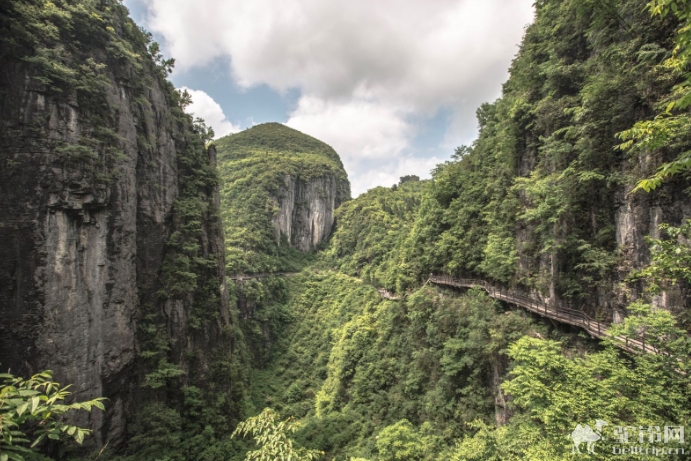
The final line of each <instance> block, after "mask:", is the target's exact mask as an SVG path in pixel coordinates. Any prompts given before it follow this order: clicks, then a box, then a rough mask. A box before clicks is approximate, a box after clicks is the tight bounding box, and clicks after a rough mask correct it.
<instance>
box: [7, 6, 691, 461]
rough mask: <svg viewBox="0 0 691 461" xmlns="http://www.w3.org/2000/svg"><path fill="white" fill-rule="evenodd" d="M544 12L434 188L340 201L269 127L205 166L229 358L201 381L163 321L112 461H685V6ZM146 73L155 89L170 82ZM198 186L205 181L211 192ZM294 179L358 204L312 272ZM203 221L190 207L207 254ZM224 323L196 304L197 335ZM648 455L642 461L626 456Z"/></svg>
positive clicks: (321, 154)
mask: <svg viewBox="0 0 691 461" xmlns="http://www.w3.org/2000/svg"><path fill="white" fill-rule="evenodd" d="M14 5H15V6H16V8H17V11H25V10H23V9H21V8H19V6H17V5H18V3H14ZM46 5H47V3H46V4H44V6H46ZM85 5H89V8H91V9H92V10H90V11H92V12H96V11H101V9H102V5H101V4H100V3H98V2H93V3H85ZM46 8H47V6H46ZM84 8H86V6H85V7H84ZM1 11H2V10H0V12H1ZM26 11H29V10H26ZM535 11H536V16H535V21H534V23H533V24H531V25H530V26H529V27H528V28H527V29H526V33H525V36H524V39H523V42H522V44H521V47H520V49H519V51H518V54H517V55H516V57H515V59H514V61H513V63H512V65H511V68H510V77H509V79H508V81H507V82H506V83H505V84H504V86H503V91H502V96H501V97H500V98H499V99H498V100H496V101H494V102H489V103H486V104H483V105H482V106H481V107H480V108H479V109H478V111H477V118H478V125H479V136H478V138H477V140H476V141H475V142H474V143H473V144H472V145H471V146H461V147H459V148H458V149H457V150H456V151H455V153H454V154H453V155H452V157H451V159H450V160H449V161H447V162H445V163H443V164H440V165H438V166H437V167H436V168H435V169H434V171H433V173H432V178H431V179H429V180H423V181H421V180H420V179H419V178H418V177H417V176H405V177H403V178H401V180H400V182H399V183H398V184H396V185H394V186H393V187H390V188H386V187H377V188H373V189H371V190H369V191H367V192H366V193H364V194H362V195H361V196H359V197H357V198H355V199H352V200H346V199H347V198H349V189H348V186H347V175H346V173H345V171H344V169H343V164H342V162H341V160H340V158H339V156H338V154H337V153H336V152H335V151H334V150H333V149H332V148H331V147H329V146H328V145H326V144H324V143H322V142H321V141H318V140H316V139H314V138H311V137H309V136H306V135H304V134H302V133H299V132H297V131H295V130H292V129H290V128H287V127H284V126H282V125H280V124H265V125H259V126H258V127H255V128H252V129H250V130H246V131H244V132H241V133H239V134H235V135H232V136H229V137H226V138H222V139H220V140H217V141H215V142H214V143H213V144H214V145H215V151H217V152H218V171H219V176H220V177H219V178H218V179H219V183H220V197H219V201H220V205H221V211H220V213H221V215H222V218H223V225H224V229H225V239H226V240H225V252H226V253H225V255H226V276H227V280H228V283H229V288H228V292H229V295H230V302H231V306H232V312H231V317H232V318H231V320H230V322H229V324H228V325H226V326H225V327H224V329H223V338H224V339H226V340H227V341H228V342H229V343H230V344H231V354H230V356H228V355H224V354H223V353H221V352H218V354H217V355H214V356H213V361H212V362H211V364H210V366H209V370H208V373H207V374H205V375H204V376H203V379H202V380H199V382H197V381H190V380H189V376H188V375H186V374H185V372H184V370H181V369H179V368H178V367H177V366H176V365H173V363H171V362H170V361H169V360H168V359H169V350H171V349H172V348H173V347H174V346H175V342H174V341H173V340H172V339H171V338H170V337H169V336H167V335H166V334H163V333H161V331H162V330H163V327H162V325H163V323H162V321H161V320H160V313H158V314H157V313H154V312H146V313H145V315H144V317H143V321H142V323H141V325H142V326H143V329H144V331H143V332H142V344H143V345H144V346H146V347H143V349H142V350H141V351H140V352H139V353H140V354H141V356H142V364H150V363H153V362H155V363H157V364H158V366H157V368H155V370H153V371H149V372H148V373H146V374H145V375H144V376H145V380H144V381H143V382H142V383H141V385H142V386H144V387H146V388H148V389H151V392H150V393H149V394H147V395H148V396H149V397H150V399H149V400H148V401H147V402H146V405H144V406H143V408H144V409H145V411H142V412H139V413H138V414H137V415H136V417H135V418H134V419H133V422H132V423H131V424H130V425H129V426H128V431H129V433H128V440H127V442H126V443H125V444H123V445H122V446H119V447H111V448H107V449H104V451H103V452H102V453H99V454H98V455H97V456H96V455H94V456H96V457H100V459H111V460H114V461H116V460H120V461H154V460H157V461H158V460H160V461H178V460H179V461H182V460H187V459H200V460H205V461H221V460H238V461H240V460H243V459H248V460H249V459H262V460H264V459H266V460H268V459H297V460H303V459H304V460H306V459H310V460H311V459H320V458H323V459H328V460H339V461H340V460H343V461H346V460H347V461H402V460H406V461H408V460H412V461H423V460H424V461H427V460H452V461H456V460H458V461H461V460H483V461H488V460H507V461H508V460H531V461H533V460H534V461H543V460H544V461H554V460H576V459H580V457H581V456H589V457H590V458H591V459H598V460H617V459H634V458H635V459H648V460H653V459H658V458H659V456H658V455H659V453H658V451H659V450H660V449H662V448H664V449H665V450H668V452H664V455H665V457H666V458H667V459H678V460H681V459H687V457H688V451H689V449H688V444H687V443H686V442H685V441H684V440H682V437H680V432H679V427H682V426H684V427H688V426H689V424H691V341H690V340H689V333H691V323H690V321H691V314H690V311H689V303H688V293H689V291H688V290H689V287H690V286H691V285H690V284H691V250H689V241H690V239H691V221H689V219H690V218H691V205H690V204H691V201H690V200H689V190H691V189H690V188H689V177H688V175H689V164H691V162H689V154H688V152H689V151H690V149H689V148H690V146H691V138H689V133H690V132H691V131H689V130H688V128H689V120H691V119H689V113H688V107H689V104H690V103H691V97H689V94H691V93H690V90H689V82H690V81H691V80H689V75H690V74H689V68H688V67H689V63H688V60H689V56H691V51H690V50H691V46H690V43H691V29H690V28H689V20H690V17H689V12H690V11H691V3H688V2H686V1H680V0H653V1H652V2H649V1H647V0H609V1H602V0H540V1H537V2H536V3H535ZM3 14H5V15H6V14H7V12H4V13H3ZM75 14H76V13H75ZM94 14H95V13H94ZM15 20H16V18H15ZM22 21H25V22H30V21H31V18H30V17H29V16H26V17H25V18H24V19H22ZM127 24H131V23H130V22H127ZM51 30H52V29H51ZM46 33H47V32H46ZM132 33H136V31H132ZM136 37H138V40H143V41H144V42H146V43H148V42H147V40H148V38H146V36H145V35H136ZM144 42H142V43H144ZM150 52H151V53H153V54H154V55H156V56H154V57H152V58H151V59H154V60H155V62H157V63H158V64H157V67H155V68H156V69H159V72H164V71H165V69H166V68H167V66H170V65H171V64H172V63H171V62H168V61H161V59H162V58H160V56H158V54H157V49H156V47H154V48H150ZM156 60H158V61H156ZM159 61H160V62H159ZM421 91H424V89H421ZM176 94H177V93H176ZM171 97H176V98H180V99H179V100H176V101H177V102H176V104H177V105H176V107H180V106H181V105H184V102H185V95H184V94H177V96H171ZM181 123H182V122H181ZM187 123H190V121H189V120H187ZM195 130H196V131H197V133H196V135H197V136H198V138H197V141H199V142H201V140H204V141H208V137H209V134H208V132H207V131H206V128H205V127H204V126H203V125H201V124H199V123H198V124H197V125H196V128H195ZM202 173H204V174H203V175H200V176H199V178H197V176H195V175H191V176H192V178H191V179H189V181H193V180H194V178H196V179H197V180H200V181H202V182H204V181H212V178H208V177H207V176H208V175H209V174H210V173H209V171H208V170H207V169H205V170H203V171H202ZM287 177H289V178H291V181H292V180H293V179H295V180H299V181H303V182H304V183H305V184H309V183H310V182H311V181H313V180H315V179H316V180H319V181H321V180H322V179H323V178H327V177H328V178H334V180H333V182H330V183H329V184H332V185H333V188H334V190H332V191H331V192H333V193H335V194H337V196H338V197H343V199H344V202H343V203H342V204H341V205H340V207H338V209H337V210H336V211H335V214H334V228H333V232H332V235H331V237H330V239H329V240H328V242H321V243H320V244H319V245H317V246H316V247H314V248H311V249H310V250H309V251H300V250H298V249H297V248H295V247H294V246H291V243H292V242H291V241H290V240H289V239H287V238H286V237H285V235H283V234H281V232H280V229H279V231H277V229H278V227H277V226H278V224H277V216H279V215H280V213H281V210H282V209H283V208H282V206H283V205H281V203H282V202H281V198H282V197H283V195H284V193H285V190H286V188H287V187H288V186H287V184H293V183H291V182H290V181H288V180H287V179H286V178H287ZM204 184H206V183H204ZM319 184H322V183H321V182H320V183H319ZM325 184H326V183H325ZM320 187H321V186H320ZM326 189H328V188H326ZM326 189H319V193H317V194H316V195H318V196H319V197H316V198H317V199H320V200H321V199H323V197H322V196H321V195H322V194H323V195H324V196H326V195H328V194H329V193H331V192H329V191H328V190H326ZM189 190H190V191H191V190H193V189H192V188H191V187H190V188H189ZM305 190H307V189H305ZM315 190H316V189H315ZM334 191H335V192H334ZM282 194H283V195H282ZM295 197H299V198H302V199H304V200H303V201H304V202H307V201H308V198H307V197H304V196H301V195H299V194H298V195H295ZM313 198H314V197H313ZM193 199H194V196H193V194H191V192H190V194H188V195H183V197H182V199H181V201H180V202H179V203H178V213H181V216H183V217H185V219H186V220H187V221H186V222H187V224H188V226H185V227H183V229H187V230H188V231H189V233H190V234H194V232H195V229H196V228H195V225H194V222H195V220H194V218H195V216H197V214H198V207H197V204H198V203H197V202H194V200H193ZM298 201H299V200H298ZM291 203H292V202H291ZM334 203H336V202H334ZM205 206H206V205H205ZM291 206H292V205H291ZM291 210H292V208H291ZM315 210H316V209H315ZM313 212H314V210H313V209H310V213H313ZM195 213H197V214H195ZM315 213H316V212H315ZM316 214H318V213H316ZM308 227H309V226H308ZM183 234H184V233H183ZM183 234H180V233H178V234H177V236H178V237H179V238H180V240H179V241H178V240H177V238H178V237H176V238H173V236H171V243H170V245H171V248H172V249H173V250H175V251H171V253H170V254H171V255H172V256H171V257H170V258H169V259H168V260H167V262H168V264H167V265H166V274H167V275H169V278H168V279H166V280H169V281H170V283H169V284H167V285H166V288H167V289H168V290H169V291H172V292H173V293H172V294H170V296H184V294H185V293H188V292H191V291H194V290H200V289H201V290H202V291H204V292H207V291H208V292H210V291H209V290H206V287H207V281H205V280H201V279H199V278H197V277H187V278H185V274H190V273H191V274H193V275H194V270H193V269H195V268H196V267H205V266H208V265H211V264H212V263H213V261H209V260H205V259H204V258H200V257H199V256H198V255H197V253H196V251H197V247H196V246H195V245H191V244H189V242H190V240H191V238H189V239H188V238H183V237H185V235H183ZM173 235H176V234H173ZM194 235H196V234H194ZM277 237H278V238H277ZM190 267H191V268H192V269H189V268H190ZM430 273H440V274H447V275H452V276H459V277H460V276H463V277H473V278H477V279H481V280H483V281H484V282H486V283H487V284H489V285H491V286H496V287H503V288H511V289H513V290H516V292H521V293H525V294H526V296H531V297H533V298H534V299H536V300H540V301H544V302H546V303H549V304H550V305H561V306H567V307H570V308H572V309H575V310H577V311H580V312H581V313H583V315H588V316H589V317H591V318H593V319H597V320H598V321H600V322H602V323H603V324H607V325H610V332H611V333H612V334H613V335H615V336H619V337H621V338H629V339H636V340H640V341H646V343H647V344H649V345H651V346H652V347H653V348H654V351H655V352H656V353H632V352H631V351H622V350H621V349H620V348H618V347H617V344H616V342H615V341H608V340H603V341H599V340H596V339H594V338H591V337H590V336H589V335H587V334H586V333H585V332H584V331H582V330H580V329H579V328H576V327H571V326H569V325H567V324H564V323H560V322H552V321H549V320H548V319H546V318H544V317H541V316H539V315H534V314H531V313H530V312H527V311H524V310H521V309H520V308H517V307H516V306H512V305H510V304H508V303H504V302H501V301H499V300H497V299H493V298H492V297H491V296H489V295H488V294H487V293H486V292H485V291H483V290H482V289H479V288H471V289H467V290H466V289H463V290H458V289H450V288H448V289H447V288H442V287H439V286H436V285H433V284H431V283H428V276H429V274H430ZM240 275H241V276H247V278H243V277H240ZM253 275H254V276H256V275H260V276H261V277H255V278H252V277H251V276H253ZM209 283H210V282H209ZM175 290H178V291H179V292H178V291H175ZM213 301H214V300H213V299H212V298H204V297H202V298H201V301H200V303H198V304H197V307H198V308H197V309H196V310H195V311H194V314H195V316H194V317H193V320H194V321H195V322H197V324H201V322H202V321H203V320H205V319H207V317H213V315H215V314H214V313H213V310H212V309H211V308H210V306H211V305H212V304H213ZM190 355H192V352H190ZM7 379H10V378H7ZM0 402H1V400H0ZM21 405H23V403H21ZM21 405H19V406H21ZM106 405H107V403H106ZM0 409H2V405H0ZM15 413H18V411H15ZM15 413H12V414H15ZM0 415H1V413H0ZM20 416H21V415H20ZM242 420H245V421H244V422H242V423H241V422H240V421H242ZM585 426H587V427H588V429H589V430H590V432H589V433H587V434H586V436H584V437H585V438H583V440H584V441H586V442H587V441H590V442H593V441H596V442H597V443H596V445H595V446H596V449H595V451H594V453H589V454H588V455H586V454H585V451H586V450H587V449H588V448H587V446H586V444H585V443H583V444H580V442H579V441H580V440H581V436H582V435H583V434H584V432H582V431H585V429H584V427H585ZM579 427H580V428H581V429H580V430H579V429H578V428H579ZM0 430H3V429H2V427H1V426H0ZM75 430H76V429H75ZM231 433H232V434H233V437H232V438H231V437H230V435H231ZM658 435H659V437H658ZM588 437H590V439H588ZM595 437H596V438H595ZM629 437H630V440H629ZM250 439H253V440H250ZM0 440H2V439H0ZM255 442H256V443H255ZM0 443H6V442H0ZM632 446H636V447H640V449H641V450H643V451H645V450H648V451H647V452H641V453H639V454H636V455H635V456H634V455H633V454H631V453H630V452H629V453H628V454H627V453H626V452H623V451H622V450H623V449H627V448H631V447H632ZM2 449H3V448H2V445H0V456H2V453H3V452H2ZM579 449H580V450H581V451H584V453H583V454H581V453H579V452H578V450H579ZM617 450H619V451H617ZM655 450H658V451H655ZM683 450H686V452H684V451H683ZM81 455H82V454H81V453H77V454H75V455H74V457H73V458H74V459H77V458H79V456H81ZM37 456H39V455H37ZM1 461H4V460H1Z"/></svg>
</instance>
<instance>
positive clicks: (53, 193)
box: [0, 6, 229, 446]
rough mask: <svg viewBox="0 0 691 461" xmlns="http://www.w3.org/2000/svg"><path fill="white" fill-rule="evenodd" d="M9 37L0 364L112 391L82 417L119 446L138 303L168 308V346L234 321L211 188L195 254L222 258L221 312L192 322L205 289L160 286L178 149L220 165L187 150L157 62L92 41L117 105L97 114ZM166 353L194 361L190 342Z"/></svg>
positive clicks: (2, 52) (164, 313)
mask: <svg viewBox="0 0 691 461" xmlns="http://www.w3.org/2000/svg"><path fill="white" fill-rule="evenodd" d="M117 7H118V6H115V8H117ZM127 21H129V20H127ZM125 25H128V24H125ZM4 43H5V42H4V41H3V46H2V47H0V68H2V69H3V72H2V73H0V123H2V125H1V128H2V129H0V159H1V163H0V261H1V262H2V263H1V264H0V318H2V320H1V321H0V363H1V367H2V369H3V370H7V369H11V370H12V372H13V373H15V374H18V375H28V374H31V373H35V372H38V371H41V370H44V369H52V370H53V371H54V373H55V378H56V380H58V381H59V382H61V383H64V384H72V392H73V393H74V394H76V398H77V399H90V398H94V397H98V396H105V397H107V398H108V399H109V402H108V404H107V411H106V412H105V413H101V412H93V413H92V414H91V415H90V416H89V417H88V418H89V420H88V421H84V420H82V421H80V422H81V423H84V424H88V425H89V426H90V427H91V428H93V429H94V430H95V440H96V442H97V444H104V443H106V442H109V443H110V444H111V446H113V445H115V444H117V443H118V442H119V441H121V440H122V438H123V436H124V433H125V425H126V422H127V420H128V418H129V416H131V414H132V413H133V406H134V405H133V403H134V401H135V400H136V397H135V396H136V395H137V394H138V392H139V390H138V389H139V386H138V385H137V381H138V380H140V379H141V377H138V375H137V372H136V371H135V367H134V364H135V362H136V358H137V356H138V352H139V351H140V342H139V339H138V338H139V336H138V330H137V327H138V323H139V322H140V319H141V315H142V306H143V305H148V306H150V309H151V310H152V311H154V312H159V313H160V316H161V317H162V318H163V317H165V318H167V321H166V323H167V328H168V330H169V333H170V341H171V344H176V343H179V344H183V345H185V347H189V346H190V345H196V346H199V347H201V346H204V345H208V344H209V343H215V342H218V341H219V337H220V333H221V329H222V328H223V324H224V323H228V321H229V320H228V317H229V316H228V306H227V299H226V298H227V296H226V295H225V286H224V282H223V277H222V268H223V254H222V248H223V244H222V232H221V228H220V225H219V224H218V218H217V213H216V211H215V208H214V207H215V206H217V204H218V197H217V196H215V195H217V194H216V191H215V190H214V188H206V189H205V190H199V191H197V192H198V193H199V194H200V196H202V197H204V200H205V201H207V202H208V203H209V209H208V211H206V212H205V213H204V216H203V224H202V225H201V228H200V229H199V238H198V242H199V254H200V256H207V257H210V258H214V259H215V260H216V261H217V262H218V264H217V267H216V268H215V269H213V270H210V271H207V273H205V274H199V275H200V276H204V277H207V278H210V279H215V287H216V291H217V303H216V310H217V311H218V312H219V315H218V320H214V321H212V322H209V324H207V325H204V326H203V328H202V329H201V331H199V329H197V331H198V332H197V333H194V334H192V333H191V332H190V330H189V328H188V326H187V325H186V322H187V320H186V319H187V318H188V317H189V315H190V314H189V312H190V310H191V306H192V304H193V303H194V299H195V296H197V294H196V293H195V292H194V291H191V292H190V293H188V294H187V295H186V296H178V297H175V296H164V295H160V294H159V295H157V293H158V292H160V291H161V290H162V289H163V288H165V287H164V283H163V282H162V280H161V276H162V273H163V272H165V271H164V268H163V264H164V260H165V259H166V257H167V256H168V255H170V254H171V253H172V252H173V251H174V250H173V249H172V248H171V247H170V246H169V245H168V244H167V242H168V240H169V238H170V236H171V234H172V233H173V232H175V231H176V230H177V229H178V228H179V227H180V226H181V223H182V221H183V218H181V217H180V216H179V213H177V212H176V209H175V207H176V203H177V202H176V201H177V200H179V199H180V197H181V183H182V182H183V181H184V175H185V174H186V173H185V171H183V170H184V168H187V167H188V166H187V165H186V166H185V167H182V166H181V165H180V162H181V157H182V156H183V155H185V156H186V158H187V159H188V161H189V162H191V163H192V164H194V165H197V166H198V167H199V168H202V167H204V168H212V165H211V163H210V162H211V161H212V160H214V159H211V160H210V159H209V156H208V153H207V152H205V151H200V150H198V149H197V151H196V153H195V155H192V154H191V149H194V146H193V144H192V141H191V140H192V139H193V133H192V130H191V122H190V123H187V122H185V121H184V119H179V120H174V119H173V118H172V117H173V115H172V107H173V105H172V103H171V94H172V93H171V91H172V87H168V86H166V85H167V84H166V83H165V82H163V80H162V79H161V78H160V77H159V76H158V75H157V74H156V69H155V68H154V66H153V64H152V63H151V62H147V61H145V62H144V63H143V66H142V67H140V68H139V69H137V67H135V66H132V65H129V64H126V63H124V64H123V63H121V62H117V61H114V60H111V59H108V58H104V57H103V53H104V51H103V50H101V49H99V48H98V45H97V44H95V45H94V46H95V47H96V48H94V49H91V50H88V53H89V54H90V55H92V56H94V57H95V58H96V59H100V60H102V61H103V63H104V65H105V67H104V68H103V69H102V71H101V72H102V77H103V78H104V79H105V80H106V84H105V85H104V86H103V88H104V89H103V91H102V92H101V93H99V97H102V99H101V101H100V102H101V104H102V105H101V106H99V107H100V109H99V110H100V111H102V112H105V113H108V114H111V115H112V116H111V117H110V118H109V119H108V120H106V121H105V122H103V123H101V124H99V125H97V124H96V123H95V122H94V118H93V116H92V113H91V112H89V110H88V109H86V108H85V107H83V105H85V104H86V103H85V102H84V101H85V99H86V98H83V97H82V96H81V94H80V93H79V92H78V91H77V90H75V91H70V90H69V88H67V92H65V91H56V89H55V88H54V87H51V85H50V84H46V83H45V81H44V80H40V79H37V78H35V77H37V76H39V75H41V73H40V71H39V70H37V69H36V68H35V67H32V66H31V65H28V64H27V63H26V62H25V61H23V59H22V57H23V56H22V53H23V52H24V50H21V49H19V50H17V49H10V48H8V47H5V46H4ZM143 54H144V55H146V53H145V52H144V53H143ZM137 81H140V82H141V81H145V82H146V83H145V84H137V83H136V82H137ZM98 130H101V132H105V131H106V130H107V133H108V136H109V137H110V139H112V140H113V141H112V142H111V144H109V145H108V146H106V147H104V145H97V144H94V143H93V139H94V136H95V134H94V133H96V132H97V131H98ZM200 145H202V144H200ZM202 146H203V145H202ZM89 149H91V150H90V151H89ZM109 149H110V150H109ZM202 149H203V147H202ZM115 151H117V153H114V152H115ZM75 152H76V153H82V154H83V153H86V154H88V155H81V156H74V155H72V154H74V153H75ZM71 155H72V156H71ZM195 159H196V160H195ZM169 360H170V361H172V362H173V363H175V364H178V365H179V366H180V367H181V368H183V370H185V371H187V370H188V368H189V367H186V364H185V361H184V359H183V354H182V351H181V348H177V349H175V348H173V352H171V356H170V357H169ZM144 371H145V370H144ZM140 372H141V370H140ZM83 418H84V417H83Z"/></svg>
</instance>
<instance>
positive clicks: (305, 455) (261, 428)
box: [231, 408, 324, 461]
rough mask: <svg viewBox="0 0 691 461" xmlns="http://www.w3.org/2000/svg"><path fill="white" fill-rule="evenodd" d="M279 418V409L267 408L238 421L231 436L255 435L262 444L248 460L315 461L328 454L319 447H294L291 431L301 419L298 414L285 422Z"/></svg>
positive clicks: (258, 443)
mask: <svg viewBox="0 0 691 461" xmlns="http://www.w3.org/2000/svg"><path fill="white" fill-rule="evenodd" d="M278 419H279V415H278V413H277V412H276V411H275V410H272V409H271V408H264V410H263V411H262V412H261V413H259V415H257V416H255V417H253V418H249V419H247V420H245V421H243V422H241V423H240V424H238V426H237V427H236V428H235V431H233V434H232V435H231V438H233V437H235V436H236V435H240V436H242V437H246V436H247V435H251V436H252V437H253V438H254V440H255V441H256V443H257V445H259V449H257V450H254V451H250V452H248V453H247V456H246V457H245V460H246V461H312V460H314V459H319V458H320V457H321V456H322V455H323V454H324V452H322V451H318V450H308V449H306V448H296V447H293V441H292V440H290V439H289V438H288V434H292V433H294V432H295V431H297V430H298V429H299V428H300V423H298V422H297V421H296V420H295V419H294V418H288V419H286V420H283V421H281V422H279V421H278Z"/></svg>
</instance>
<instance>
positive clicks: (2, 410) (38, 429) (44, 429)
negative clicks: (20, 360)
mask: <svg viewBox="0 0 691 461" xmlns="http://www.w3.org/2000/svg"><path fill="white" fill-rule="evenodd" d="M52 378H53V374H52V372H51V371H44V372H42V373H39V374H37V375H34V376H32V377H31V378H29V379H23V378H20V377H15V376H13V375H11V374H9V373H0V379H2V380H3V381H4V382H3V384H2V387H0V461H8V460H13V461H24V457H23V454H27V453H31V452H35V451H36V447H37V446H38V444H39V443H41V441H43V440H44V439H45V438H46V437H47V438H49V439H52V440H60V438H61V436H63V434H67V435H68V436H70V437H72V438H74V440H75V441H76V442H77V443H79V444H81V443H82V441H83V440H84V436H86V435H88V434H90V433H91V430H89V429H84V428H81V427H78V426H72V425H69V424H65V423H63V422H61V421H60V419H61V418H60V417H61V416H63V415H64V414H65V413H67V412H69V411H71V410H86V411H91V409H92V408H93V407H96V408H98V409H100V410H104V407H103V403H101V402H102V401H103V400H104V399H103V398H97V399H94V400H89V401H88V402H76V403H72V404H69V405H67V404H65V403H63V402H64V400H65V399H66V398H67V396H68V395H70V392H67V389H68V388H69V386H67V387H62V388H61V387H60V384H59V383H56V382H54V381H53V380H52Z"/></svg>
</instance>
